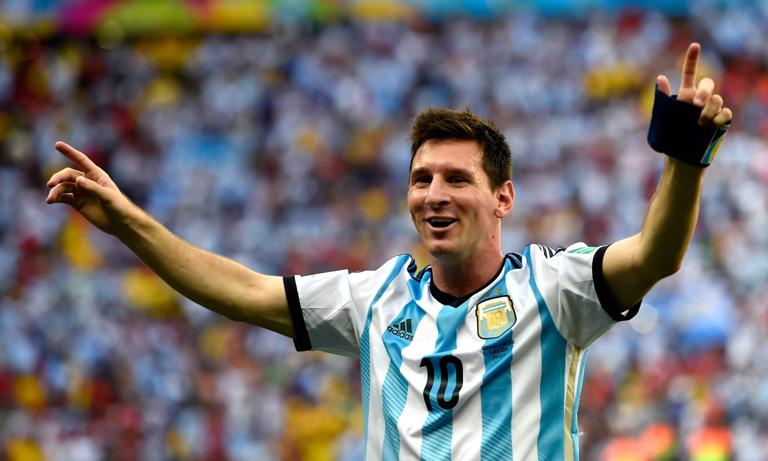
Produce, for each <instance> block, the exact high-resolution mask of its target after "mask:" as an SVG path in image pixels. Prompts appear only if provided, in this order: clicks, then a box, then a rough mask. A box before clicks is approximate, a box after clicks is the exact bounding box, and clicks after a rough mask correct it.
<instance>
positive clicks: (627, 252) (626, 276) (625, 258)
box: [603, 234, 663, 307]
mask: <svg viewBox="0 0 768 461" xmlns="http://www.w3.org/2000/svg"><path fill="white" fill-rule="evenodd" d="M603 277H604V279H605V282H606V285H607V288H608V290H609V291H610V292H611V294H612V295H613V298H614V299H615V300H616V302H617V303H618V304H619V305H620V306H626V307H629V306H633V305H635V304H637V303H638V302H639V301H640V300H641V299H642V298H643V296H645V295H646V294H647V293H648V292H649V291H650V290H651V288H653V286H654V285H655V284H656V282H658V281H659V280H661V279H662V278H663V277H662V276H654V275H653V274H652V273H651V272H650V271H649V270H648V269H647V268H646V267H645V266H644V265H643V263H642V257H641V252H640V234H636V235H633V236H632V237H629V238H626V239H623V240H619V241H618V242H616V243H613V244H612V245H611V246H609V247H608V249H607V250H606V251H605V256H604V258H603Z"/></svg>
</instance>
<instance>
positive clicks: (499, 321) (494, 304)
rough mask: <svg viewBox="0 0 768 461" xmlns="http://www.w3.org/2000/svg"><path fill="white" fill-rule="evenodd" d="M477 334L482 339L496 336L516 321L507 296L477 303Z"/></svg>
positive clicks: (510, 300) (510, 301)
mask: <svg viewBox="0 0 768 461" xmlns="http://www.w3.org/2000/svg"><path fill="white" fill-rule="evenodd" d="M476 314H477V335H478V336H480V337H481V338H483V339H492V338H498V337H499V336H501V335H502V334H504V333H506V332H507V330H509V329H510V328H512V325H514V324H515V322H516V321H517V315H515V309H514V307H513V306H512V299H510V297H509V296H499V297H497V298H491V299H486V300H485V301H483V302H481V303H478V304H477V311H476Z"/></svg>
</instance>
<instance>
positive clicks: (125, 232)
mask: <svg viewBox="0 0 768 461" xmlns="http://www.w3.org/2000/svg"><path fill="white" fill-rule="evenodd" d="M116 237H118V238H119V239H120V240H121V241H122V242H123V243H124V244H125V245H126V246H128V248H130V249H131V251H133V252H134V253H135V254H136V255H137V256H138V257H139V258H140V259H141V260H142V261H144V263H145V264H146V265H147V266H149V267H150V268H151V269H152V270H153V271H154V272H155V273H157V274H158V275H159V276H160V277H161V278H162V279H163V280H165V282H166V283H168V284H169V285H170V286H171V287H173V288H174V289H175V290H176V291H178V292H179V293H180V294H182V295H183V296H185V297H187V298H189V299H191V300H192V301H194V302H196V303H198V304H200V305H201V306H203V307H205V308H207V309H210V310H212V311H214V312H217V313H219V314H222V315H225V316H226V317H229V318H231V319H233V320H240V321H244V322H248V323H252V324H256V325H259V326H263V327H265V328H269V329H271V330H274V331H277V332H278V333H282V334H284V335H287V336H292V335H293V327H292V325H291V323H290V321H289V317H288V315H287V307H286V305H287V302H286V301H285V294H284V291H283V288H282V280H281V279H280V278H279V277H273V276H267V275H263V274H259V273H256V272H254V271H252V270H250V269H248V268H247V267H245V266H243V265H242V264H239V263H237V262H235V261H232V260H230V259H227V258H225V257H223V256H219V255H216V254H213V253H210V252H208V251H205V250H203V249H201V248H198V247H195V246H193V245H191V244H189V243H188V242H186V241H184V240H183V239H181V238H179V237H177V236H176V235H174V234H173V233H172V232H171V231H169V230H168V229H167V228H165V227H164V226H163V225H162V224H160V223H158V222H157V221H156V220H154V219H153V218H152V217H151V216H149V215H148V214H146V213H145V212H143V211H141V210H140V209H138V208H136V209H134V211H133V212H132V213H131V217H130V219H129V220H128V222H127V224H126V225H125V226H123V227H122V228H121V230H120V232H119V233H116Z"/></svg>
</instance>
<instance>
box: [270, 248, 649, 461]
mask: <svg viewBox="0 0 768 461" xmlns="http://www.w3.org/2000/svg"><path fill="white" fill-rule="evenodd" d="M606 248H607V247H600V248H593V247H588V246H586V245H584V244H583V243H578V244H574V245H571V246H570V247H568V248H567V249H565V248H562V247H560V248H558V249H557V250H553V249H550V248H548V247H544V246H541V245H529V246H527V247H526V248H525V250H524V251H523V253H522V254H517V253H510V254H508V255H506V257H505V259H504V263H503V265H502V267H501V268H500V269H499V271H498V273H497V274H496V276H495V277H494V278H493V279H492V280H491V281H490V282H489V283H487V284H486V285H485V286H484V287H482V288H480V289H479V290H477V291H476V292H474V293H472V294H471V295H469V296H467V297H464V298H459V299H457V298H452V297H450V296H449V295H446V294H445V293H442V292H440V290H439V289H437V287H435V286H433V285H432V283H431V281H432V272H431V268H430V267H429V266H428V267H426V268H425V269H424V270H422V271H421V272H419V273H417V272H416V265H415V263H414V261H413V258H412V257H411V256H409V255H400V256H397V257H395V258H392V259H390V260H389V261H387V262H386V263H385V264H384V265H383V266H381V267H380V268H379V269H376V270H373V271H365V272H356V273H349V272H348V271H343V270H342V271H336V272H329V273H323V274H316V275H310V276H293V277H286V278H285V279H284V283H285V288H286V294H287V296H288V302H289V308H290V311H291V318H292V321H293V325H294V330H295V332H296V338H295V345H296V348H297V350H308V349H313V350H320V351H327V352H331V353H336V354H343V355H353V356H354V355H359V357H360V370H361V382H362V385H361V389H362V400H363V417H364V424H365V438H366V439H365V440H366V446H365V452H366V459H367V460H384V461H391V460H424V461H430V460H441V461H442V460H446V461H447V460H462V461H463V460H484V461H485V460H489V461H498V460H508V459H515V460H578V459H579V445H578V428H577V416H576V414H577V411H578V404H579V395H580V393H581V384H582V380H583V374H584V364H585V359H586V352H587V347H588V346H589V345H590V344H591V343H592V341H594V340H595V339H596V338H598V337H599V336H600V335H602V334H603V333H604V332H605V331H607V330H608V329H609V328H611V326H613V325H614V324H615V323H616V322H617V321H619V320H624V319H628V318H631V317H632V316H633V315H634V314H635V313H636V312H637V309H638V307H639V304H638V305H637V306H634V307H633V308H631V309H629V310H627V311H626V312H624V313H620V312H619V311H620V310H621V309H620V308H618V306H616V305H615V302H613V298H612V296H611V294H610V292H609V291H608V289H607V288H606V286H605V282H604V280H603V277H602V259H603V255H604V253H605V249H606ZM449 298H452V299H449Z"/></svg>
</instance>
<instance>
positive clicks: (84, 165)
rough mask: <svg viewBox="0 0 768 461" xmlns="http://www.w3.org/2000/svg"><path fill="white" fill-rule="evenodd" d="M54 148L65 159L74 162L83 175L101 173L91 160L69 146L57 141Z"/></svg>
mask: <svg viewBox="0 0 768 461" xmlns="http://www.w3.org/2000/svg"><path fill="white" fill-rule="evenodd" d="M54 147H56V150H58V151H59V152H61V153H62V154H64V156H65V157H67V158H68V159H70V160H72V161H73V162H75V163H76V164H77V166H79V167H80V169H81V170H83V171H84V172H85V173H88V172H91V171H101V169H100V168H99V167H98V166H97V165H96V164H95V163H93V160H91V159H90V158H88V156H87V155H85V154H84V153H82V152H80V151H79V150H77V149H75V148H74V147H72V146H70V145H69V144H67V143H65V142H62V141H58V142H57V143H56V144H54Z"/></svg>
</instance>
